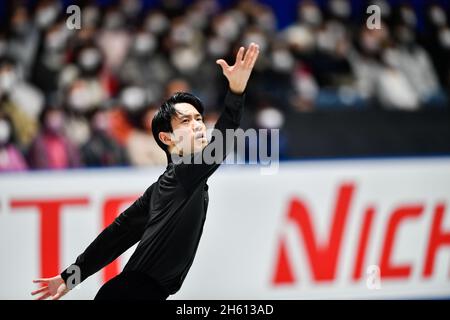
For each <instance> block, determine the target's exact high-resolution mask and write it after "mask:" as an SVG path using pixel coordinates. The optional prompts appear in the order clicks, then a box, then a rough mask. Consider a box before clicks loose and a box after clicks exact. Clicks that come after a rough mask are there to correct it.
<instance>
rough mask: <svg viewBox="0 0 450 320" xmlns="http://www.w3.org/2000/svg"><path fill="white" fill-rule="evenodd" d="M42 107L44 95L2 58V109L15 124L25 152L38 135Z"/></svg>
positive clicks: (11, 61) (0, 101)
mask: <svg viewBox="0 0 450 320" xmlns="http://www.w3.org/2000/svg"><path fill="white" fill-rule="evenodd" d="M42 105H43V96H42V93H41V92H40V91H38V90H37V89H36V88H35V87H33V86H32V85H30V84H29V83H27V82H25V81H24V80H23V77H22V76H21V75H20V73H19V70H18V68H17V67H16V64H15V62H14V61H13V60H12V59H9V58H3V59H1V58H0V109H1V110H2V111H3V112H4V113H6V114H7V115H8V116H9V117H10V119H11V121H12V122H13V124H14V128H15V136H16V138H17V143H18V145H19V146H20V148H21V149H22V150H24V151H25V150H26V149H27V148H28V147H29V145H30V143H31V141H32V139H33V138H34V137H35V135H36V132H37V118H38V116H39V113H40V112H41V109H42Z"/></svg>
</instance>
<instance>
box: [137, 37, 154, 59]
mask: <svg viewBox="0 0 450 320" xmlns="http://www.w3.org/2000/svg"><path fill="white" fill-rule="evenodd" d="M155 49H156V40H155V37H154V36H153V35H152V34H151V33H140V34H138V35H137V36H136V38H135V40H134V51H135V52H136V53H138V54H140V55H147V54H151V53H153V52H154V51H155Z"/></svg>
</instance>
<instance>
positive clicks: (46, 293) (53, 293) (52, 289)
mask: <svg viewBox="0 0 450 320" xmlns="http://www.w3.org/2000/svg"><path fill="white" fill-rule="evenodd" d="M33 282H34V283H42V284H43V287H42V288H40V289H38V290H36V291H33V292H32V293H31V295H33V296H34V295H37V294H38V293H40V294H41V295H40V296H39V297H38V298H36V300H44V299H47V298H50V297H51V298H52V300H58V299H59V298H61V297H62V296H63V295H65V294H66V293H67V292H69V289H68V288H67V286H66V283H65V282H64V280H63V278H62V277H61V276H60V275H59V276H56V277H53V278H47V279H37V280H33Z"/></svg>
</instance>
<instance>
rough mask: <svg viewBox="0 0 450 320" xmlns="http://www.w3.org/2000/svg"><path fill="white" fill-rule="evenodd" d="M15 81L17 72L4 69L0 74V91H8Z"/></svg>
mask: <svg viewBox="0 0 450 320" xmlns="http://www.w3.org/2000/svg"><path fill="white" fill-rule="evenodd" d="M16 82H17V74H16V73H15V72H14V71H6V72H2V73H1V74H0V91H3V92H10V91H11V89H12V88H13V87H14V85H15V83H16Z"/></svg>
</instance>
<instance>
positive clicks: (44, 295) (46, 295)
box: [36, 292, 51, 300]
mask: <svg viewBox="0 0 450 320" xmlns="http://www.w3.org/2000/svg"><path fill="white" fill-rule="evenodd" d="M50 296H51V294H50V292H47V293H45V294H43V295H42V296H40V297H39V298H37V299H36V300H45V299H47V298H48V297H50Z"/></svg>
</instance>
